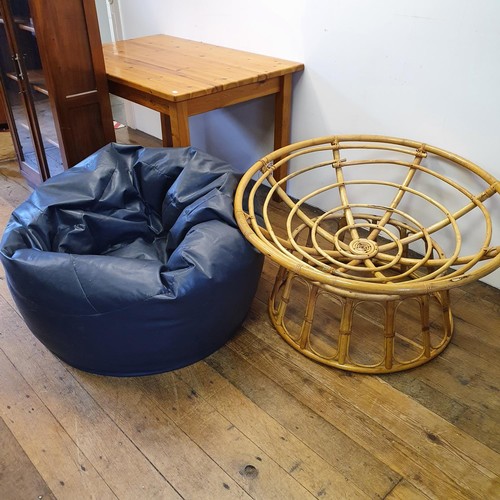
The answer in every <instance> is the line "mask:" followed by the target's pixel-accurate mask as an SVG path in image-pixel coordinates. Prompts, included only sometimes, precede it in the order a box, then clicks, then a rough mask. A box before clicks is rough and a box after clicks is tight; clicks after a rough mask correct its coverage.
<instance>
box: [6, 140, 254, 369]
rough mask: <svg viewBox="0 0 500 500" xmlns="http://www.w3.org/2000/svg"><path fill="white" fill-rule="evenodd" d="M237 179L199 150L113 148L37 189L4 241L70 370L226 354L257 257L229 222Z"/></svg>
mask: <svg viewBox="0 0 500 500" xmlns="http://www.w3.org/2000/svg"><path fill="white" fill-rule="evenodd" d="M237 181H238V175H237V174H235V173H234V172H233V170H232V169H231V167H230V166H229V165H227V164H226V163H224V162H222V161H220V160H218V159H216V158H213V157H211V156H209V155H207V154H205V153H202V152H200V151H198V150H196V149H194V148H179V149H166V148H143V147H139V146H122V145H117V144H110V145H108V146H106V147H104V148H103V149H101V150H100V151H98V152H97V153H95V154H94V155H92V156H91V157H89V158H87V159H86V160H84V161H83V162H81V163H80V164H79V165H78V166H76V167H73V168H72V169H70V170H68V171H66V172H64V173H62V174H60V175H58V176H56V177H53V178H52V179H50V180H49V181H47V182H46V183H44V184H43V185H41V186H40V187H39V188H38V189H36V190H35V192H34V193H33V194H32V195H31V196H30V198H29V199H28V200H27V201H26V202H24V203H23V204H22V205H20V206H19V207H18V208H17V209H16V210H15V211H14V213H13V214H12V217H11V219H10V221H9V223H8V225H7V228H6V230H5V233H4V236H3V238H2V241H1V243H0V257H1V260H2V263H3V265H4V267H5V271H6V275H7V280H8V284H9V287H10V290H11V292H12V295H13V297H14V299H15V302H16V304H17V306H18V307H19V310H20V312H21V314H22V315H23V318H24V319H25V321H26V323H27V325H28V327H29V328H30V330H31V331H32V332H33V333H34V334H35V335H36V337H37V338H38V339H39V340H40V341H41V342H42V343H43V344H45V346H46V347H47V348H48V349H50V350H51V351H52V352H53V353H54V354H55V355H56V356H58V357H59V358H61V359H62V360H64V361H65V362H67V363H68V364H70V365H72V366H74V367H77V368H80V369H82V370H85V371H89V372H94V373H99V374H104V375H115V376H129V375H147V374H153V373H159V372H163V371H168V370H173V369H176V368H180V367H182V366H185V365H188V364H190V363H193V362H195V361H198V360H200V359H202V358H204V357H206V356H208V355H209V354H211V353H212V352H214V351H215V350H216V349H218V348H219V347H221V346H222V345H223V344H224V343H225V342H226V341H227V340H228V339H229V338H230V337H231V336H232V335H233V333H234V332H235V330H236V329H237V328H238V326H239V325H240V324H241V322H242V321H243V319H244V317H245V315H246V313H247V311H248V309H249V307H250V303H251V301H252V298H253V296H254V294H255V290H256V288H257V283H258V280H259V276H260V272H261V270H262V262H263V258H262V256H261V255H260V254H259V253H258V252H257V251H256V250H255V249H254V248H252V247H251V246H250V245H249V244H248V243H247V241H246V240H245V238H244V237H243V236H242V234H241V233H240V231H239V230H238V228H237V225H236V223H235V221H234V219H233V193H234V190H235V187H236V184H237Z"/></svg>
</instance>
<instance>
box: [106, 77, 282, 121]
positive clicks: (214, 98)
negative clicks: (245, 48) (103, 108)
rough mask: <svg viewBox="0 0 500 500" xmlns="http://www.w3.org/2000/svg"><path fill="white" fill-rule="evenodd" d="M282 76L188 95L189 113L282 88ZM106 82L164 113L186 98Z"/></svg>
mask: <svg viewBox="0 0 500 500" xmlns="http://www.w3.org/2000/svg"><path fill="white" fill-rule="evenodd" d="M282 78H283V77H274V78H269V79H267V80H264V81H262V82H255V83H249V84H247V85H243V86H240V87H234V88H229V89H225V90H220V91H218V92H214V93H212V94H206V95H202V96H199V97H194V98H191V99H187V100H186V101H187V113H188V116H192V115H198V114H200V113H206V112H208V111H212V110H214V109H219V108H224V107H226V106H231V105H233V104H238V103H240V102H246V101H250V100H252V99H257V98H259V97H264V96H266V95H272V94H277V93H279V92H280V91H281V89H282ZM108 85H109V92H110V93H111V94H114V95H117V96H118V97H122V98H123V99H126V100H128V101H132V102H135V103H137V104H141V105H142V106H146V107H147V108H150V109H154V110H155V111H158V112H160V113H163V114H166V115H170V114H171V113H172V109H175V108H177V106H178V104H179V103H181V102H186V101H180V100H179V101H171V100H168V99H167V98H165V97H160V96H157V95H154V94H151V93H150V92H148V91H147V90H138V89H135V88H133V87H130V86H128V85H127V84H126V83H120V82H116V81H113V80H108Z"/></svg>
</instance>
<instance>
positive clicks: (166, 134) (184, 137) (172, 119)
mask: <svg viewBox="0 0 500 500" xmlns="http://www.w3.org/2000/svg"><path fill="white" fill-rule="evenodd" d="M160 116H161V132H162V141H163V146H165V147H174V148H181V147H186V146H189V145H190V144H191V141H190V138H189V120H188V112H187V103H186V102H185V101H184V102H179V103H176V104H172V105H171V106H170V107H169V114H168V115H166V114H163V113H162V114H161V115H160Z"/></svg>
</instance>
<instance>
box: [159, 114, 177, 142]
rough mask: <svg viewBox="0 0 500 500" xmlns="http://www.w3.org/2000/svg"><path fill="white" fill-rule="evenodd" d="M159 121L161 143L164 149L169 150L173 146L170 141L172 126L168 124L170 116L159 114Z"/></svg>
mask: <svg viewBox="0 0 500 500" xmlns="http://www.w3.org/2000/svg"><path fill="white" fill-rule="evenodd" d="M160 121H161V141H162V145H163V147H164V148H171V147H172V146H173V145H174V141H173V140H172V125H171V124H170V116H169V115H166V114H165V113H160Z"/></svg>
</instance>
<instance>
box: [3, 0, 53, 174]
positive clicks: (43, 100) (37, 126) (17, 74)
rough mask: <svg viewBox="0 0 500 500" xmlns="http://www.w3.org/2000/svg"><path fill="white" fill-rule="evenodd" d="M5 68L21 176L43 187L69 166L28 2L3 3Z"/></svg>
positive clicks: (5, 90)
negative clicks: (60, 143) (65, 164)
mask: <svg viewBox="0 0 500 500" xmlns="http://www.w3.org/2000/svg"><path fill="white" fill-rule="evenodd" d="M0 69H1V80H2V81H1V83H2V85H3V88H4V94H5V98H6V101H7V108H8V110H9V111H8V112H9V115H10V118H11V122H12V123H11V124H10V125H11V129H12V130H11V131H12V135H13V137H14V142H15V143H16V144H15V145H16V149H17V152H18V156H19V160H20V164H21V171H22V172H23V174H24V175H25V177H26V178H27V180H28V181H29V182H30V183H32V184H39V183H40V182H42V181H44V180H46V179H47V178H48V177H51V176H53V175H55V174H57V173H59V172H61V171H62V170H63V165H62V159H61V154H60V151H59V146H58V138H57V134H56V128H55V124H54V119H53V116H52V111H51V107H50V101H49V95H48V92H47V89H46V86H45V78H44V73H43V69H42V64H41V61H40V54H39V51H38V45H37V40H36V32H35V27H34V26H33V22H32V19H31V15H30V9H29V2H28V0H0Z"/></svg>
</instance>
